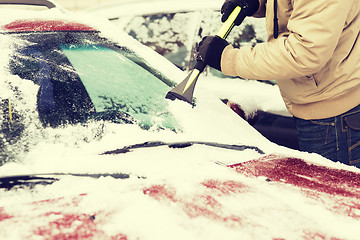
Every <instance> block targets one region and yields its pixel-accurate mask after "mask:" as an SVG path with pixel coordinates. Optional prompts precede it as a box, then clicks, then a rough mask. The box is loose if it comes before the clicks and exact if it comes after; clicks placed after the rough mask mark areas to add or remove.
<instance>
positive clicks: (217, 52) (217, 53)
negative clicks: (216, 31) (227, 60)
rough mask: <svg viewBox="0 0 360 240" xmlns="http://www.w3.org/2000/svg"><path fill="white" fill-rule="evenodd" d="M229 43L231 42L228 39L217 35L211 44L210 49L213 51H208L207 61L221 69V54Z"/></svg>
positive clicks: (211, 65)
mask: <svg viewBox="0 0 360 240" xmlns="http://www.w3.org/2000/svg"><path fill="white" fill-rule="evenodd" d="M227 45H229V43H228V42H227V41H226V40H224V39H222V38H221V37H219V36H215V37H214V38H213V39H212V41H211V43H210V45H209V49H211V50H212V51H208V52H207V54H206V56H205V62H206V63H207V64H208V65H209V66H210V67H213V68H215V69H217V70H219V71H221V55H222V52H223V51H224V49H225V48H226V47H227Z"/></svg>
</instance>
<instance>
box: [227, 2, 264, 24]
mask: <svg viewBox="0 0 360 240" xmlns="http://www.w3.org/2000/svg"><path fill="white" fill-rule="evenodd" d="M237 6H240V7H241V13H240V14H239V16H238V17H237V19H236V20H235V22H234V24H235V25H236V26H239V25H240V23H241V22H242V20H243V18H244V17H245V16H252V15H254V13H256V11H257V10H258V9H259V0H226V1H225V3H224V4H223V6H222V7H221V14H222V17H221V21H222V22H225V21H226V20H227V19H228V17H229V16H230V14H231V13H232V11H234V9H235V8H236V7H237ZM244 15H245V16H244Z"/></svg>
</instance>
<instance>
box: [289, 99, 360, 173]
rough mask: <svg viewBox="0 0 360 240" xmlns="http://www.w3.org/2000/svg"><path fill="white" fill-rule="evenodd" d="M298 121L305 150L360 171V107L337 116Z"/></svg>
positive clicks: (297, 124)
mask: <svg viewBox="0 0 360 240" xmlns="http://www.w3.org/2000/svg"><path fill="white" fill-rule="evenodd" d="M295 121H296V127H297V130H298V138H299V146H300V150H301V151H306V152H311V153H318V154H320V155H322V156H324V157H326V158H328V159H330V160H332V161H334V162H338V161H339V162H342V163H344V164H347V165H352V166H356V167H358V168H360V105H359V106H357V107H355V108H353V109H351V110H350V111H348V112H346V113H344V114H341V115H339V116H336V117H331V118H326V119H319V120H303V119H299V118H295Z"/></svg>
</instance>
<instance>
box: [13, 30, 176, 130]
mask: <svg viewBox="0 0 360 240" xmlns="http://www.w3.org/2000/svg"><path fill="white" fill-rule="evenodd" d="M19 35H21V34H19ZM34 35H38V36H37V37H35V36H34ZM22 37H23V38H25V39H26V40H27V41H30V42H32V43H30V44H26V46H25V47H22V48H21V49H20V50H18V51H17V53H16V54H15V56H14V58H13V59H12V63H11V64H10V65H11V67H10V69H11V70H12V73H13V74H17V75H19V76H20V77H21V78H23V79H28V80H32V81H34V82H35V83H36V84H38V85H40V88H39V92H38V96H37V97H38V100H37V101H38V111H39V116H40V119H41V120H42V121H43V122H44V123H45V124H49V125H51V126H57V125H59V124H63V123H67V122H70V123H76V122H83V121H86V120H88V119H103V120H110V121H113V122H118V123H137V124H139V125H140V126H141V127H142V128H144V129H150V128H152V127H153V128H156V129H159V128H160V129H163V128H169V129H172V130H176V129H177V127H176V126H177V124H176V121H175V120H174V118H173V117H172V116H171V114H170V113H169V112H168V110H167V102H166V101H165V97H164V96H165V95H166V93H167V91H169V90H170V89H171V87H170V86H169V84H168V83H169V82H170V81H169V80H168V79H165V78H164V77H163V76H162V75H161V74H159V73H158V72H157V71H156V70H154V69H152V68H151V67H150V66H149V65H148V64H147V63H146V62H144V60H143V59H141V58H139V57H137V56H136V54H134V53H133V52H131V51H129V50H127V49H126V48H122V47H118V46H116V45H114V44H112V43H111V42H109V41H107V40H105V39H103V38H100V37H99V36H98V35H97V33H86V32H81V33H79V32H78V33H76V32H71V33H69V32H67V33H63V32H57V33H41V34H40V33H34V34H32V35H31V36H30V35H26V34H25V35H22Z"/></svg>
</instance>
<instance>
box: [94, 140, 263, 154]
mask: <svg viewBox="0 0 360 240" xmlns="http://www.w3.org/2000/svg"><path fill="white" fill-rule="evenodd" d="M193 145H205V146H209V147H215V148H224V149H229V150H235V151H244V150H247V149H250V150H254V151H256V152H258V153H260V154H264V152H263V151H262V150H261V149H259V148H258V147H254V146H247V145H237V144H223V143H216V142H202V141H187V142H173V143H167V142H162V141H149V142H144V143H140V144H134V145H130V146H126V147H123V148H119V149H116V150H112V151H106V152H103V153H102V154H101V155H107V154H121V153H127V152H130V151H131V150H133V149H140V148H152V147H160V146H168V147H169V148H186V147H191V146H193Z"/></svg>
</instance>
